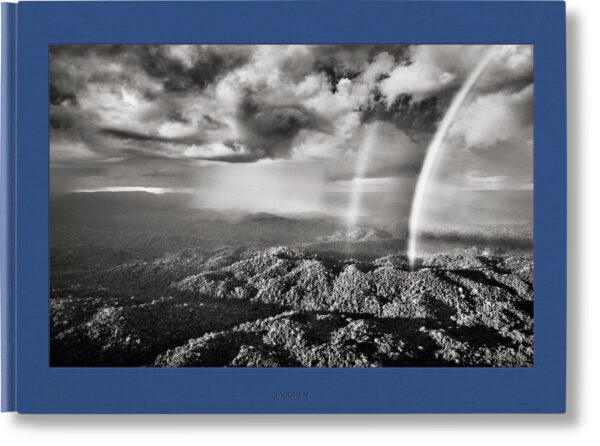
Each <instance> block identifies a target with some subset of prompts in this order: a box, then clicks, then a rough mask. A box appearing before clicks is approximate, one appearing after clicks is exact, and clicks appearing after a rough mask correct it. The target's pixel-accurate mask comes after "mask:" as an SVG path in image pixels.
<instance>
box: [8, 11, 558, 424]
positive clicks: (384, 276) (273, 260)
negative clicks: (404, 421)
mask: <svg viewBox="0 0 600 446" xmlns="http://www.w3.org/2000/svg"><path fill="white" fill-rule="evenodd" d="M565 116H566V89H565V13H564V3H563V2H559V1H546V2H544V1H542V2H503V1H489V2H488V1H423V2H414V1H378V2H367V1H331V2H309V1H268V2H267V1H244V2H237V1H232V2H106V3H104V2H39V3H38V2H25V3H3V4H2V120H1V124H2V151H1V156H2V158H1V161H2V164H1V168H2V183H1V194H0V196H1V200H2V201H1V206H2V225H1V229H2V231H1V240H2V245H1V254H2V270H1V274H2V276H1V277H2V283H1V285H2V288H1V289H2V410H3V411H18V412H20V413H480V412H484V413H501V412H512V413H562V412H564V410H565V398H566V395H565V368H566V361H565V358H566V332H565V328H566V314H565V313H566V163H565V160H566V121H565Z"/></svg>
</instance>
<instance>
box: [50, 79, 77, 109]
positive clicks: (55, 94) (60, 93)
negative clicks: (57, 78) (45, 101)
mask: <svg viewBox="0 0 600 446" xmlns="http://www.w3.org/2000/svg"><path fill="white" fill-rule="evenodd" d="M63 102H70V103H71V104H77V96H76V95H75V92H73V91H69V90H68V89H66V88H63V87H62V86H61V85H60V84H56V83H51V84H50V104H52V105H61V104H62V103H63Z"/></svg>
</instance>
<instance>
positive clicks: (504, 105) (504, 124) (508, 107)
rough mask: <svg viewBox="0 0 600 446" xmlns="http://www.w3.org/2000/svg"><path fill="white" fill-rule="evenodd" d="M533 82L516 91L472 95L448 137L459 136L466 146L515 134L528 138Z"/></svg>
mask: <svg viewBox="0 0 600 446" xmlns="http://www.w3.org/2000/svg"><path fill="white" fill-rule="evenodd" d="M532 101H533V86H528V87H526V88H524V89H523V90H521V91H519V92H517V93H512V94H510V93H504V92H499V93H493V94H488V95H483V96H479V97H477V98H475V99H474V100H473V101H472V102H470V103H469V104H467V105H466V106H465V107H464V108H463V110H462V111H461V112H460V113H459V115H458V116H457V118H456V120H455V121H454V124H453V125H452V127H451V128H450V131H449V136H450V137H462V138H464V141H465V142H466V144H467V145H468V146H471V147H473V146H475V147H490V146H493V145H494V144H496V143H498V142H501V141H507V140H511V139H515V138H521V139H523V140H524V141H529V140H530V139H531V136H532V133H533V129H532V127H531V125H532V123H531V120H532V113H530V111H531V110H532Z"/></svg>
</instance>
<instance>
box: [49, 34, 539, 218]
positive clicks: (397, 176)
mask: <svg viewBox="0 0 600 446" xmlns="http://www.w3.org/2000/svg"><path fill="white" fill-rule="evenodd" d="M485 51H486V47H485V46H478V45H467V46H456V45H433V46H430V45H345V46H329V45H315V46H303V45H291V46H286V45H259V46H247V45H244V46H231V45H222V46H215V45H210V46H203V45H174V46H167V45H157V46H152V45H142V46H134V45H89V46H85V45H55V46H52V47H51V50H50V98H49V99H50V161H51V191H52V193H53V194H60V193H64V192H73V191H79V192H83V191H100V190H107V191H119V190H146V191H148V192H152V193H161V192H184V193H188V194H190V196H191V197H193V203H194V205H196V206H198V207H210V208H223V209H234V208H235V209H242V210H247V211H270V212H285V213H290V212H308V211H317V212H326V213H329V214H335V215H343V214H344V213H347V212H348V208H349V207H352V205H351V202H352V199H351V197H352V195H353V193H355V191H357V190H359V191H360V195H361V200H360V202H359V203H358V204H356V203H354V210H353V212H356V213H359V214H361V215H362V214H365V215H371V214H377V215H380V214H381V215H397V214H402V215H403V216H405V217H407V215H405V214H406V213H407V208H408V207H409V205H410V201H411V198H412V192H413V189H414V185H415V182H416V178H417V175H418V173H419V170H420V167H421V164H422V162H423V158H424V155H425V151H426V149H427V146H428V144H429V142H430V141H431V139H432V138H433V135H434V133H435V130H436V128H437V126H438V124H439V122H440V121H441V119H442V118H443V116H444V113H445V111H446V109H447V108H448V106H449V103H450V101H451V100H452V97H453V96H454V94H455V93H456V92H457V91H458V89H459V88H460V86H461V85H462V83H463V82H464V80H465V79H466V77H467V76H468V75H469V73H470V72H471V71H472V70H473V69H474V67H475V66H476V65H477V63H478V62H479V60H480V59H481V57H482V55H483V54H484V52H485ZM532 189H533V47H531V46H512V45H511V46H509V45H506V46H499V47H498V48H497V50H496V52H495V55H494V58H493V60H492V62H491V63H490V65H489V67H488V69H487V70H486V72H485V73H484V75H483V76H482V77H481V78H480V80H479V81H478V82H477V84H476V85H475V87H474V89H473V91H472V92H471V94H470V95H469V97H468V98H467V101H466V103H465V104H464V106H463V107H462V108H461V110H460V111H459V113H458V115H457V117H456V119H455V120H454V122H453V123H452V125H451V127H450V130H449V132H448V135H447V137H446V139H445V141H444V150H443V156H442V159H441V160H440V162H439V163H438V166H437V168H436V173H435V178H434V181H432V184H431V185H430V187H429V188H428V196H429V198H428V202H429V203H430V206H429V208H430V211H431V212H430V213H431V214H432V215H434V214H436V213H439V212H440V209H442V208H444V209H446V208H452V207H455V206H457V207H460V206H463V207H465V208H472V209H481V208H489V207H490V206H492V207H493V203H490V200H489V199H488V198H481V197H489V196H494V197H496V198H494V200H493V201H494V202H497V203H498V205H497V207H498V209H495V211H501V210H502V209H504V210H506V209H508V210H512V211H514V212H513V214H514V215H518V216H519V217H518V218H526V219H530V218H532V216H528V215H529V213H531V212H529V211H528V208H531V207H532V199H533V195H532ZM486 193H487V194H486ZM355 195H356V194H355ZM516 196H518V197H519V198H518V199H514V200H513V199H512V198H511V197H516ZM523 196H525V197H527V196H529V197H530V199H525V200H524V199H523ZM513 208H514V209H513ZM454 214H456V215H459V214H461V213H460V212H458V211H456V212H454ZM488 214H489V213H488ZM496 214H497V212H495V214H494V215H496ZM513 214H511V215H513ZM461 215H462V214H461ZM489 215H491V214H489ZM489 215H488V217H489ZM524 215H525V217H523V216H524ZM446 217H448V215H446ZM436 218H438V219H439V218H442V219H443V218H445V217H444V215H441V216H439V215H438V216H437V217H436ZM461 218H462V219H463V220H464V219H468V218H469V216H468V215H466V216H465V215H463V216H462V217H461ZM511 218H513V219H514V218H517V217H514V216H513V217H511Z"/></svg>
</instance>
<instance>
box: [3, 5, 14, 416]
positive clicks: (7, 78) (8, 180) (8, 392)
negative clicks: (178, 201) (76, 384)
mask: <svg viewBox="0 0 600 446" xmlns="http://www.w3.org/2000/svg"><path fill="white" fill-rule="evenodd" d="M16 19H17V4H16V3H2V73H1V75H2V96H1V98H2V99H1V103H2V104H1V105H2V108H1V114H0V126H1V132H2V138H1V145H0V293H1V294H0V297H1V314H2V320H1V323H2V326H1V336H2V344H1V348H2V350H1V352H2V370H1V372H2V389H1V390H2V404H1V410H2V412H11V411H14V410H16V361H15V359H16V357H15V353H16V336H15V335H16V325H15V324H16V302H15V299H16V295H15V262H14V260H15V237H14V236H15V203H14V201H15V194H14V191H15V188H14V184H15V183H14V180H15V150H16V81H17V78H16V43H17V42H16V36H17V34H16V31H17V28H16V25H17V22H16Z"/></svg>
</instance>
